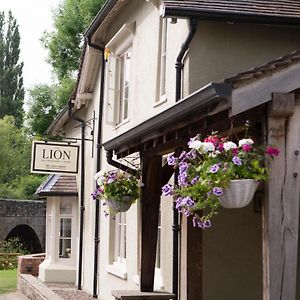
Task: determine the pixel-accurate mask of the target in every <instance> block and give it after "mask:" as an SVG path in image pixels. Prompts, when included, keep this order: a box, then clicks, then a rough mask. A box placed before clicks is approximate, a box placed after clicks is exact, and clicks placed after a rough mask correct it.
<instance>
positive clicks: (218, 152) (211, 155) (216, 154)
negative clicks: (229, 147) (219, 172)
mask: <svg viewBox="0 0 300 300" xmlns="http://www.w3.org/2000/svg"><path fill="white" fill-rule="evenodd" d="M220 153H221V152H220V151H219V150H217V151H215V152H212V153H209V154H208V157H212V158H214V157H217V156H218V155H219V154H220Z"/></svg>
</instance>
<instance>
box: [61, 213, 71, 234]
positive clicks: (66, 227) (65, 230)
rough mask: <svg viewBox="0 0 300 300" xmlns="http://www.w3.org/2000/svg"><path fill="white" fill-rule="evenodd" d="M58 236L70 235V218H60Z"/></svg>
mask: <svg viewBox="0 0 300 300" xmlns="http://www.w3.org/2000/svg"><path fill="white" fill-rule="evenodd" d="M60 237H68V238H70V237H71V219H67V218H62V219H60Z"/></svg>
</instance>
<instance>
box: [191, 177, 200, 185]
mask: <svg viewBox="0 0 300 300" xmlns="http://www.w3.org/2000/svg"><path fill="white" fill-rule="evenodd" d="M198 180H199V176H198V175H197V176H196V177H194V178H193V179H192V180H191V185H194V184H196V183H197V182H198Z"/></svg>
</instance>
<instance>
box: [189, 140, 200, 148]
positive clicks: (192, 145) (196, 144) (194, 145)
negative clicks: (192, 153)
mask: <svg viewBox="0 0 300 300" xmlns="http://www.w3.org/2000/svg"><path fill="white" fill-rule="evenodd" d="M201 145H202V142H200V141H192V142H190V143H189V148H191V149H199V148H200V147H201Z"/></svg>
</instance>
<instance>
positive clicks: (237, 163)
mask: <svg viewBox="0 0 300 300" xmlns="http://www.w3.org/2000/svg"><path fill="white" fill-rule="evenodd" d="M232 162H233V163H234V164H236V165H237V166H241V165H242V164H243V162H242V160H241V159H239V158H238V157H237V156H234V157H233V158H232Z"/></svg>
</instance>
